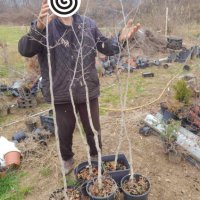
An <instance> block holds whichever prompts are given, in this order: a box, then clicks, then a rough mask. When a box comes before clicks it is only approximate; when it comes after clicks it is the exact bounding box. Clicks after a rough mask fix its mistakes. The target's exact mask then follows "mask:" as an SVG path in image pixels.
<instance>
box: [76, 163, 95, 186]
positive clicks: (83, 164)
mask: <svg viewBox="0 0 200 200" xmlns="http://www.w3.org/2000/svg"><path fill="white" fill-rule="evenodd" d="M87 166H89V164H88V162H83V163H81V164H79V165H78V166H77V167H76V168H75V169H74V175H75V177H76V180H77V181H78V182H80V183H83V182H85V181H86V180H80V179H78V173H79V172H80V171H81V170H83V169H85V168H86V167H87ZM92 166H93V167H98V162H97V161H92Z"/></svg>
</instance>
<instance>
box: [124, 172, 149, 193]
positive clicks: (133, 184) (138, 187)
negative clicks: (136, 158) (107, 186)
mask: <svg viewBox="0 0 200 200" xmlns="http://www.w3.org/2000/svg"><path fill="white" fill-rule="evenodd" d="M122 190H123V191H124V192H125V193H128V194H130V195H132V196H141V195H144V194H145V193H147V192H148V191H149V190H150V183H149V181H148V179H147V178H145V177H143V176H142V175H139V174H135V175H134V178H133V180H130V175H128V176H126V177H124V178H123V179H122Z"/></svg>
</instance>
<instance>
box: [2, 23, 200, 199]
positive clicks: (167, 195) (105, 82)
mask: <svg viewBox="0 0 200 200" xmlns="http://www.w3.org/2000/svg"><path fill="white" fill-rule="evenodd" d="M26 31H27V28H26V27H22V28H21V27H6V26H0V41H6V43H7V52H8V55H9V56H8V58H7V59H8V66H4V64H3V61H2V60H0V82H3V83H10V82H11V80H14V79H20V78H21V75H22V76H23V74H24V73H25V71H26V64H25V59H24V58H22V57H21V56H20V55H19V54H18V52H17V43H18V40H19V38H20V37H21V36H22V35H23V34H24V33H25V32H26ZM195 34H196V32H195ZM186 41H187V43H188V44H187V45H188V46H190V45H191V44H196V43H198V42H199V41H197V40H194V39H191V37H188V38H187V39H186ZM187 64H188V65H189V66H190V67H191V70H190V72H189V73H190V74H194V75H195V76H196V77H197V78H199V77H200V59H199V58H196V59H194V60H191V61H189V62H188V63H187ZM9 66H11V68H9ZM11 71H12V73H10V72H11ZM16 71H17V73H16ZM144 72H152V73H154V74H155V76H154V77H152V78H144V77H142V73H144ZM186 73H188V72H187V71H184V70H183V64H178V63H172V64H171V65H170V67H169V68H168V69H164V68H163V67H157V66H154V67H151V68H148V69H139V70H137V71H135V72H133V73H131V74H130V79H129V90H128V94H127V109H128V111H127V112H126V124H127V131H128V135H129V138H130V140H131V143H132V154H133V163H132V164H133V168H134V172H135V173H140V174H142V175H144V176H146V177H148V178H149V180H150V182H151V184H152V185H151V186H152V189H151V193H150V195H149V200H199V196H200V195H199V194H200V172H199V169H198V168H197V167H195V166H193V165H192V164H191V163H189V162H188V161H186V160H184V159H182V161H181V162H180V163H178V164H176V163H173V162H170V161H169V158H168V156H167V155H166V154H165V153H164V148H163V143H162V141H161V139H160V138H159V137H158V135H157V134H156V133H155V132H154V133H152V134H151V135H150V136H148V137H144V136H143V135H141V134H139V129H140V128H141V127H142V126H143V120H144V118H145V117H146V115H147V114H149V113H151V114H156V113H157V112H158V111H159V110H160V103H161V102H165V101H167V100H168V99H169V98H172V93H173V84H174V83H175V82H176V81H177V80H178V77H180V76H181V75H185V74H186ZM120 76H121V80H122V85H123V86H125V84H126V80H127V73H122V74H121V75H120ZM199 81H200V80H199ZM100 82H101V95H100V115H101V117H100V120H101V134H102V143H103V152H102V153H103V155H109V154H115V152H116V147H117V145H118V143H119V132H120V119H121V113H120V111H119V109H120V98H119V88H118V82H117V78H116V76H115V74H113V75H112V76H104V77H100ZM169 83H170V84H169ZM168 84H169V85H168ZM165 89H166V90H165ZM162 93H163V95H162V96H161V94H162ZM39 98H40V103H39V104H38V106H37V107H36V108H30V109H21V110H19V111H18V112H17V113H15V114H11V115H8V116H6V117H0V135H1V136H5V137H6V138H7V139H11V138H12V135H13V134H14V133H15V132H17V131H19V130H26V131H27V128H26V125H25V120H26V118H28V117H29V116H31V115H34V114H37V113H40V112H42V111H45V110H48V109H50V105H48V104H45V103H44V102H43V100H41V99H42V98H41V96H40V97H39ZM8 101H10V102H13V101H14V98H13V97H3V98H2V99H0V103H3V102H8ZM198 102H199V99H198ZM147 104H148V105H147ZM34 119H35V120H36V121H37V124H38V126H39V127H41V125H40V120H39V117H38V116H36V117H35V118H34ZM17 121H20V122H17ZM12 122H17V123H14V124H12ZM9 124H11V125H9ZM73 141H74V144H73V150H74V153H75V156H74V158H75V165H78V164H79V163H81V162H83V161H86V160H87V154H86V152H85V148H84V147H83V145H82V139H81V136H80V134H79V132H78V130H77V129H76V131H75V133H74V139H73ZM127 144H128V141H127V140H126V139H125V138H124V139H123V143H122V146H121V149H120V152H122V153H124V154H125V155H126V156H127V157H128V156H129V150H128V145H127ZM17 146H18V148H19V149H20V150H21V151H22V153H23V156H24V157H23V159H22V163H21V166H20V168H19V169H18V170H16V171H14V172H11V173H10V174H9V176H8V177H7V178H3V179H0V200H23V199H24V200H47V199H49V197H50V195H51V193H53V192H54V191H55V190H56V189H59V188H62V187H63V179H62V175H61V172H60V164H59V159H58V154H57V147H56V142H55V137H54V136H51V137H50V138H49V139H48V140H47V146H41V145H40V144H38V143H35V142H33V141H32V142H29V143H27V144H26V143H23V142H22V143H19V144H18V145H17ZM67 182H68V184H76V182H75V177H74V174H73V172H72V173H71V174H70V175H69V176H67Z"/></svg>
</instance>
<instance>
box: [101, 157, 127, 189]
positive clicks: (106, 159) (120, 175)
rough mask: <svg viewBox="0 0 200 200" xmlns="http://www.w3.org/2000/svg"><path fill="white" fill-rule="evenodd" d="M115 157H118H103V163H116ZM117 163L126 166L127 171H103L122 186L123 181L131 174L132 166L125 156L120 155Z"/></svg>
mask: <svg viewBox="0 0 200 200" xmlns="http://www.w3.org/2000/svg"><path fill="white" fill-rule="evenodd" d="M115 156H116V155H108V156H103V157H102V162H110V161H115ZM117 161H118V162H122V163H123V164H124V165H125V166H126V169H125V170H116V171H106V170H105V169H103V170H104V171H106V173H108V174H109V175H110V176H111V177H112V178H113V179H114V180H115V182H116V183H117V184H118V185H120V182H121V179H122V178H123V177H124V176H126V175H128V174H129V173H130V165H129V163H128V160H127V158H126V156H125V155H124V154H119V155H118V160H117Z"/></svg>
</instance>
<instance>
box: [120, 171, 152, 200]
mask: <svg viewBox="0 0 200 200" xmlns="http://www.w3.org/2000/svg"><path fill="white" fill-rule="evenodd" d="M140 176H142V175H141V174H134V177H135V178H136V179H137V178H139V177H140ZM129 178H130V174H129V175H126V176H124V177H123V178H122V180H121V189H122V191H123V193H124V200H148V195H149V193H150V191H151V184H150V182H149V180H148V179H147V178H146V177H145V178H146V179H147V181H148V182H149V189H148V191H146V192H145V193H144V194H142V195H131V194H130V193H128V192H127V191H125V190H124V189H123V184H124V182H125V181H126V180H129Z"/></svg>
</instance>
